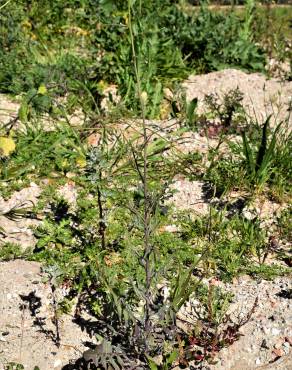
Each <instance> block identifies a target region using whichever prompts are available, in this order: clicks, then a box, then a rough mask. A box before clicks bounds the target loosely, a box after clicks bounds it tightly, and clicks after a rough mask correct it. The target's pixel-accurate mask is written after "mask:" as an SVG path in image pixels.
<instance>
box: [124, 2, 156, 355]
mask: <svg viewBox="0 0 292 370" xmlns="http://www.w3.org/2000/svg"><path fill="white" fill-rule="evenodd" d="M128 26H129V32H130V39H131V48H132V54H133V64H134V71H135V77H136V81H137V90H138V97H139V101H140V106H141V111H142V128H143V195H144V266H145V274H146V287H145V288H146V289H145V334H146V343H145V345H146V348H147V336H148V333H149V332H150V298H151V297H150V288H151V263H150V256H151V251H152V248H151V245H150V240H149V239H150V212H149V205H148V202H149V194H148V170H147V149H148V136H147V126H146V114H145V100H143V97H142V87H141V77H140V71H139V66H138V61H137V54H136V50H135V40H134V33H133V26H132V9H131V2H130V0H128Z"/></svg>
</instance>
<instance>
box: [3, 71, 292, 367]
mask: <svg viewBox="0 0 292 370" xmlns="http://www.w3.org/2000/svg"><path fill="white" fill-rule="evenodd" d="M184 87H185V88H186V93H187V96H188V98H189V99H192V98H194V97H196V98H198V99H199V109H201V110H202V111H203V110H204V106H203V97H204V95H205V94H208V93H211V92H217V93H218V94H219V95H222V93H223V92H224V91H227V90H229V89H234V88H236V87H239V88H240V90H241V91H242V92H243V94H244V105H245V107H246V109H247V110H248V111H249V112H250V115H251V116H252V115H253V114H254V108H255V109H256V112H257V117H258V119H259V120H261V122H262V120H263V119H264V117H266V116H267V115H268V114H269V113H270V112H272V113H273V114H274V115H273V117H277V120H279V119H282V118H285V117H287V116H289V110H290V111H291V98H292V82H285V83H283V82H280V81H277V80H275V79H273V80H269V81H268V80H266V79H265V77H264V76H262V75H259V74H246V73H244V72H241V71H238V70H225V71H221V72H216V73H210V74H208V75H204V76H190V78H189V79H188V80H187V81H186V82H185V83H184ZM17 109H18V104H17V103H15V102H11V101H10V100H9V99H7V98H6V97H3V96H1V97H0V121H1V123H2V124H3V123H5V122H8V121H9V120H10V119H11V118H13V117H16V116H17ZM290 123H292V121H291V116H290ZM188 135H189V137H188V139H189V140H188V141H187V142H186V143H184V144H183V145H182V146H181V148H180V149H181V150H182V151H184V152H189V151H192V150H194V149H197V150H199V151H201V152H206V151H207V149H208V147H209V146H210V145H215V144H216V140H213V141H212V139H206V138H204V137H202V136H200V135H199V134H197V133H189V134H188ZM172 186H173V187H174V188H175V189H176V190H177V193H176V194H175V195H174V198H173V199H172V201H173V202H174V204H175V206H176V207H177V208H178V209H182V208H187V209H191V210H192V211H195V212H198V213H199V214H202V215H203V214H206V212H208V207H209V204H208V200H206V199H205V196H204V192H203V183H201V182H198V181H193V182H192V181H188V180H186V179H185V178H183V177H179V178H177V179H176V181H175V182H174V184H173V185H172ZM40 191H41V189H40V188H39V187H38V186H37V185H35V184H34V183H32V184H30V186H29V187H27V188H26V189H23V190H21V191H20V192H16V193H15V194H14V195H13V196H12V198H11V199H10V200H8V201H5V200H4V199H2V198H0V214H1V213H3V212H5V211H6V210H7V209H9V208H11V207H13V206H19V205H22V204H26V205H29V204H32V203H34V204H35V203H36V202H37V200H38V196H39V194H40ZM60 191H61V192H62V194H63V195H65V196H66V197H68V198H69V199H70V201H72V202H73V203H74V199H75V198H76V189H75V188H74V184H72V183H69V182H68V184H67V185H65V187H64V188H63V189H61V190H60ZM231 196H232V195H231ZM233 196H234V199H237V198H238V196H239V194H233ZM258 203H259V204H255V205H253V208H252V209H247V210H246V212H257V214H258V215H259V216H260V217H261V218H262V220H263V222H270V221H271V220H272V218H273V217H274V216H275V215H276V214H277V212H278V211H279V210H280V209H281V207H282V206H281V205H278V204H276V203H271V202H267V201H265V202H261V201H259V202H258ZM39 222H41V220H27V219H19V220H7V218H6V217H4V216H0V227H2V228H3V229H5V234H3V235H2V234H1V235H0V237H1V238H2V240H4V241H12V242H17V243H19V244H20V245H21V246H22V248H23V249H25V248H26V247H32V246H33V244H34V243H35V240H34V236H33V232H32V230H31V229H30V227H31V226H33V225H35V224H37V223H39ZM271 222H272V221H271ZM170 227H171V226H170ZM219 283H220V282H219ZM220 284H222V283H220ZM224 287H225V288H226V289H227V290H230V291H231V292H232V293H233V294H234V298H233V303H232V305H231V307H230V310H231V314H234V315H240V314H241V315H245V314H246V312H248V310H249V308H250V307H251V306H252V305H253V303H254V301H255V299H256V297H258V302H259V303H258V305H257V307H256V310H255V312H254V315H253V316H252V319H251V320H250V321H249V322H248V323H247V324H246V325H245V326H244V327H243V328H242V329H241V330H242V334H243V335H242V336H241V338H240V339H239V341H237V342H235V343H234V344H233V345H232V346H231V347H229V348H227V349H224V350H223V351H222V352H221V353H220V355H219V357H218V363H217V364H216V365H212V366H210V368H211V369H212V370H223V369H224V370H229V369H230V370H231V369H232V370H253V369H275V370H280V369H281V370H288V369H292V356H291V354H292V301H291V299H292V293H291V292H292V279H291V276H290V277H285V278H277V279H275V280H274V281H263V280H252V279H250V278H249V277H241V278H240V279H238V280H236V281H234V282H233V283H232V284H229V285H228V284H225V285H224ZM65 293H66V292H65V291H64V290H57V291H56V292H53V291H52V284H51V283H50V281H48V278H47V276H46V274H45V273H44V272H42V271H41V266H40V265H39V264H38V263H35V262H28V261H23V260H15V261H9V262H2V263H0V310H1V311H0V312H1V315H0V369H2V368H3V369H4V366H5V364H6V363H7V362H11V361H15V362H20V363H22V364H24V366H25V369H28V370H30V369H33V367H34V366H36V365H37V366H39V368H40V369H41V370H49V369H57V370H59V369H62V368H63V366H65V365H66V364H68V362H69V361H70V360H72V361H73V360H74V359H77V358H79V357H80V356H81V355H82V353H83V351H84V350H85V349H86V348H87V347H86V343H87V342H89V343H94V341H95V339H94V338H91V337H90V336H89V334H87V333H86V331H85V330H83V331H82V329H81V328H80V326H78V325H77V324H76V323H74V322H73V320H72V316H70V315H63V316H62V317H61V318H60V320H58V325H57V326H58V328H57V326H56V320H55V316H56V313H55V311H54V308H55V303H54V302H55V301H56V300H60V299H61V298H62V296H63V295H64V294H65ZM89 320H91V319H89ZM58 332H59V337H60V340H59V341H58V339H57V337H58ZM205 369H207V367H206V368H205Z"/></svg>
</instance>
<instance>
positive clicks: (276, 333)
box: [271, 328, 281, 335]
mask: <svg viewBox="0 0 292 370" xmlns="http://www.w3.org/2000/svg"><path fill="white" fill-rule="evenodd" d="M271 332H272V335H279V334H280V333H281V330H279V329H277V328H272V331H271Z"/></svg>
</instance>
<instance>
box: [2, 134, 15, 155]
mask: <svg viewBox="0 0 292 370" xmlns="http://www.w3.org/2000/svg"><path fill="white" fill-rule="evenodd" d="M15 148H16V145H15V142H14V140H13V139H12V138H11V137H4V136H0V156H1V155H2V156H4V157H8V156H9V155H10V154H11V153H13V152H14V150H15Z"/></svg>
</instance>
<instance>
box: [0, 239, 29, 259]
mask: <svg viewBox="0 0 292 370" xmlns="http://www.w3.org/2000/svg"><path fill="white" fill-rule="evenodd" d="M24 255H25V253H24V252H23V250H22V249H21V247H20V246H19V245H18V244H14V243H4V244H1V245H0V260H1V261H10V260H14V259H17V258H21V257H23V256H24Z"/></svg>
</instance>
